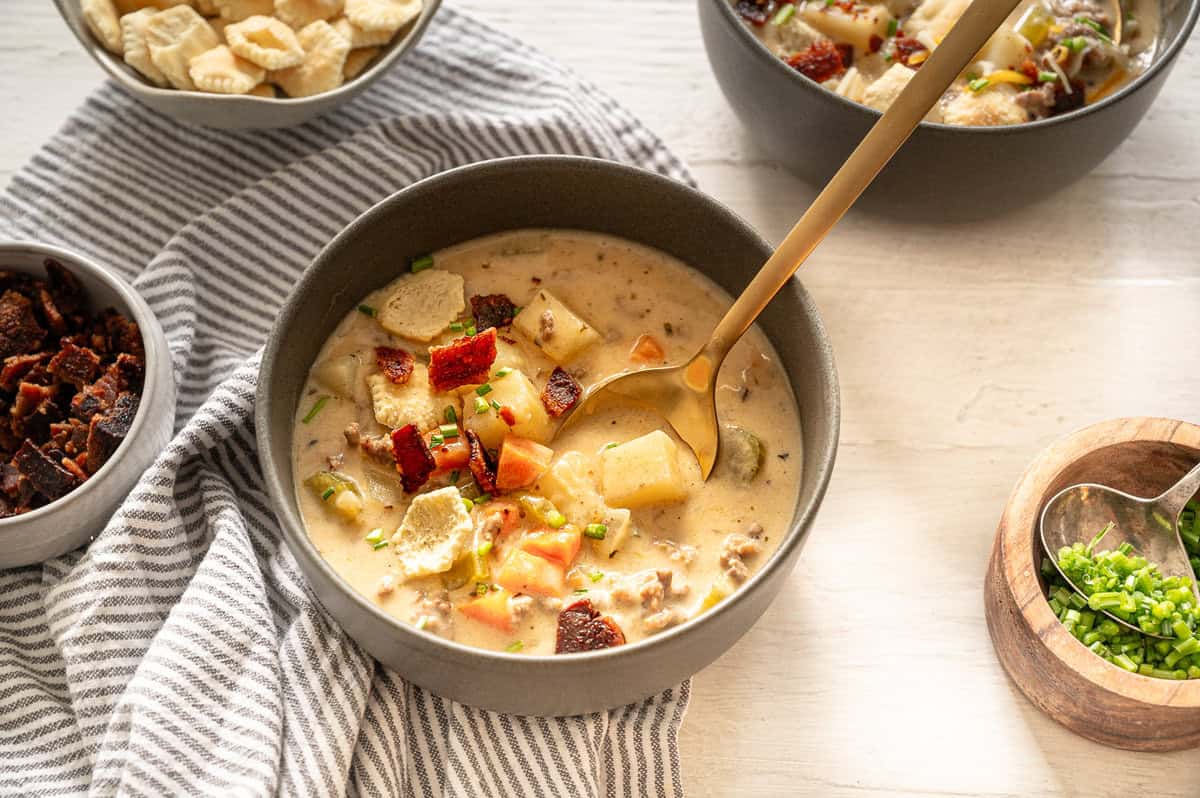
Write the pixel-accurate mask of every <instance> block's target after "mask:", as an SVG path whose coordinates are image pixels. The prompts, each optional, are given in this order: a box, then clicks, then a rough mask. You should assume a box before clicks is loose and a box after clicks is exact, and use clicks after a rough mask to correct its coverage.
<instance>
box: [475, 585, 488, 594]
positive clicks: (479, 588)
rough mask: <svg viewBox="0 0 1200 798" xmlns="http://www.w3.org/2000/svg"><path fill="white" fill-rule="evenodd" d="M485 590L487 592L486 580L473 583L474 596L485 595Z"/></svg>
mask: <svg viewBox="0 0 1200 798" xmlns="http://www.w3.org/2000/svg"><path fill="white" fill-rule="evenodd" d="M487 592H488V584H487V582H476V583H475V595H476V596H486V595H487Z"/></svg>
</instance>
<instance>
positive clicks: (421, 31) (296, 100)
mask: <svg viewBox="0 0 1200 798" xmlns="http://www.w3.org/2000/svg"><path fill="white" fill-rule="evenodd" d="M79 2H80V0H54V6H55V7H56V8H57V9H58V13H59V16H61V17H62V18H63V22H65V23H66V25H67V27H68V28H70V29H71V32H72V33H74V34H75V38H76V39H77V40H78V41H79V43H80V44H81V45H83V49H84V50H86V51H87V52H88V54H89V55H91V57H92V60H94V61H95V62H96V63H97V64H99V65H100V67H101V69H103V70H104V71H105V72H107V73H108V74H109V76H110V77H112V78H113V79H114V80H116V81H117V82H118V83H120V84H121V85H122V86H125V87H126V88H128V89H130V90H131V91H134V92H137V93H141V94H145V95H148V96H151V97H169V98H172V99H177V98H181V97H188V98H192V99H203V100H206V101H210V102H214V103H217V102H220V103H225V104H227V105H236V104H239V103H241V104H245V105H254V104H259V105H286V106H300V105H307V104H310V103H312V102H314V101H317V100H321V101H325V102H328V101H332V100H334V99H335V98H337V97H341V96H342V95H343V94H345V95H353V94H354V93H356V92H357V91H359V90H361V89H362V88H364V87H365V86H366V85H367V84H369V83H371V82H372V81H374V80H375V78H377V77H379V75H380V74H381V73H382V72H383V71H384V70H387V69H389V68H391V66H392V65H393V63H395V61H396V60H397V59H399V58H402V57H403V56H404V55H405V54H406V53H408V52H409V51H410V50H412V49H413V48H414V47H416V46H417V44H418V42H420V40H421V37H422V36H424V35H425V30H426V29H427V28H428V27H429V24H430V23H431V22H432V21H433V17H434V16H435V15H436V14H437V12H438V10H439V9H440V8H441V6H442V0H423V7H422V8H421V14H420V16H418V17H417V18H416V19H415V20H414V21H412V22H411V23H409V29H408V32H407V33H406V34H404V37H403V38H401V39H399V40H397V41H394V42H392V43H391V44H389V45H388V48H389V49H387V50H386V51H385V52H384V53H383V54H382V55H381V57H380V58H379V59H378V60H377V61H376V62H375V63H374V64H372V65H371V66H370V67H369V68H368V69H366V70H365V71H363V72H361V73H360V74H358V75H356V76H354V77H353V78H352V79H350V80H348V81H346V82H344V83H343V84H342V85H341V86H338V87H337V88H336V89H333V90H331V91H324V92H321V93H320V94H313V95H310V96H308V97H256V96H254V95H250V94H219V93H216V92H207V91H189V90H187V89H173V88H164V87H161V86H155V85H153V84H151V83H149V82H147V81H146V79H145V78H143V77H142V76H141V75H138V74H136V73H135V72H134V70H133V69H132V67H129V66H127V65H126V64H125V62H124V61H122V60H121V59H119V58H118V57H117V56H115V55H113V54H112V53H110V52H109V51H108V50H106V49H105V48H104V46H103V45H102V44H100V42H99V41H97V40H96V38H95V36H93V35H92V32H91V30H90V29H88V27H87V24H86V22H83V21H82V20H80V26H81V27H78V28H77V27H76V26H75V25H73V24H71V18H70V16H69V15H68V13H67V9H66V5H68V4H70V5H72V6H78V5H79ZM81 13H82V12H81Z"/></svg>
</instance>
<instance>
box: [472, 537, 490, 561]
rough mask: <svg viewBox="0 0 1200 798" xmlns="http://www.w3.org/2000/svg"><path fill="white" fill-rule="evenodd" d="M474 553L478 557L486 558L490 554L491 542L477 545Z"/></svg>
mask: <svg viewBox="0 0 1200 798" xmlns="http://www.w3.org/2000/svg"><path fill="white" fill-rule="evenodd" d="M475 553H476V554H478V555H479V556H480V557H486V556H488V555H489V554H491V553H492V541H490V540H489V541H488V542H486V543H481V544H479V548H477V549H475Z"/></svg>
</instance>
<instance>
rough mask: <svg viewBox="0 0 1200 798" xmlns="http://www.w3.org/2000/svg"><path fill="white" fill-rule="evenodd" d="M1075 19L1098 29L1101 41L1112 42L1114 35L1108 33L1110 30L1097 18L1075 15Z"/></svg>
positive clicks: (1097, 33)
mask: <svg viewBox="0 0 1200 798" xmlns="http://www.w3.org/2000/svg"><path fill="white" fill-rule="evenodd" d="M1075 21H1076V22H1078V23H1080V24H1081V25H1087V26H1088V27H1089V28H1091V29H1092V30H1094V31H1096V36H1097V37H1098V38H1099V39H1100V41H1103V42H1109V43H1112V37H1111V36H1109V35H1108V31H1107V30H1106V29H1105V27H1104V26H1103V25H1101V24H1100V23H1099V22H1097V21H1096V20H1094V19H1091V18H1089V17H1075Z"/></svg>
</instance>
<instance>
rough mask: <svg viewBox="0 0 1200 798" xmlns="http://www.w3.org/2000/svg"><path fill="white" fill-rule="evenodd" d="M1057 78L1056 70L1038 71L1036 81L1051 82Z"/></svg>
mask: <svg viewBox="0 0 1200 798" xmlns="http://www.w3.org/2000/svg"><path fill="white" fill-rule="evenodd" d="M1056 80H1058V73H1057V72H1039V73H1038V83H1053V82H1054V81H1056Z"/></svg>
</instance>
